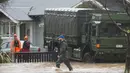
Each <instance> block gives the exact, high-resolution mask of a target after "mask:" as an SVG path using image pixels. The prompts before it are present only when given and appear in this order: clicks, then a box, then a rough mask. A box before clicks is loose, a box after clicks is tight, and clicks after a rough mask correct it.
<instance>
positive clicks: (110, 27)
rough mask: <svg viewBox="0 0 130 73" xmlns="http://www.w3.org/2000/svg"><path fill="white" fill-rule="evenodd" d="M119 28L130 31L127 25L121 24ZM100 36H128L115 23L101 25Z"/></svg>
mask: <svg viewBox="0 0 130 73" xmlns="http://www.w3.org/2000/svg"><path fill="white" fill-rule="evenodd" d="M119 26H120V27H121V28H123V30H126V31H128V30H130V28H128V27H130V26H129V25H128V24H126V23H124V24H123V23H120V24H119ZM99 36H108V37H112V36H126V34H125V33H123V32H122V31H120V30H119V29H118V28H117V27H116V26H115V25H114V24H113V23H106V24H105V23H101V24H100V25H99Z"/></svg>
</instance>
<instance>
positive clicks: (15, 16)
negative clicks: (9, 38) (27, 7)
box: [0, 7, 32, 23]
mask: <svg viewBox="0 0 130 73" xmlns="http://www.w3.org/2000/svg"><path fill="white" fill-rule="evenodd" d="M0 11H1V12H2V13H4V14H5V15H6V16H7V17H8V18H9V19H11V20H12V21H13V22H14V23H18V22H19V21H31V20H32V19H31V18H30V17H29V16H28V15H27V13H25V12H24V11H23V10H21V9H19V8H10V7H5V8H4V9H0Z"/></svg>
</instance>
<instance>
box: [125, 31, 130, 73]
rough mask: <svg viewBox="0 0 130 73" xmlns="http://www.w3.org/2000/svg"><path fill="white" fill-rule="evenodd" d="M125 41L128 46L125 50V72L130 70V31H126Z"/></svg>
mask: <svg viewBox="0 0 130 73" xmlns="http://www.w3.org/2000/svg"><path fill="white" fill-rule="evenodd" d="M127 42H128V48H127V51H126V65H125V73H129V72H130V33H127Z"/></svg>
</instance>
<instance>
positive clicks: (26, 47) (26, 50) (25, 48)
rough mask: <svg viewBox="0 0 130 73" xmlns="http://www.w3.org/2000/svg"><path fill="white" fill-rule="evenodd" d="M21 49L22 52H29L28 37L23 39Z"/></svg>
mask: <svg viewBox="0 0 130 73" xmlns="http://www.w3.org/2000/svg"><path fill="white" fill-rule="evenodd" d="M24 40H25V41H24V43H23V49H22V52H30V42H29V41H28V36H25V37H24Z"/></svg>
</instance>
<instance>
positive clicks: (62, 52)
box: [56, 35, 73, 71]
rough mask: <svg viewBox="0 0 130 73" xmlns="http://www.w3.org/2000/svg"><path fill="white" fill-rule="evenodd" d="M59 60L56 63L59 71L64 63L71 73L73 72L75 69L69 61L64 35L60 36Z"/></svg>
mask: <svg viewBox="0 0 130 73" xmlns="http://www.w3.org/2000/svg"><path fill="white" fill-rule="evenodd" d="M58 42H59V46H58V60H57V61H56V67H57V68H58V69H59V68H60V64H61V63H62V62H64V64H65V65H66V66H67V67H68V69H69V71H72V70H73V68H72V66H71V64H70V61H69V59H68V51H67V46H68V45H67V42H66V41H65V38H64V36H63V35H60V36H59V37H58Z"/></svg>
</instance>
